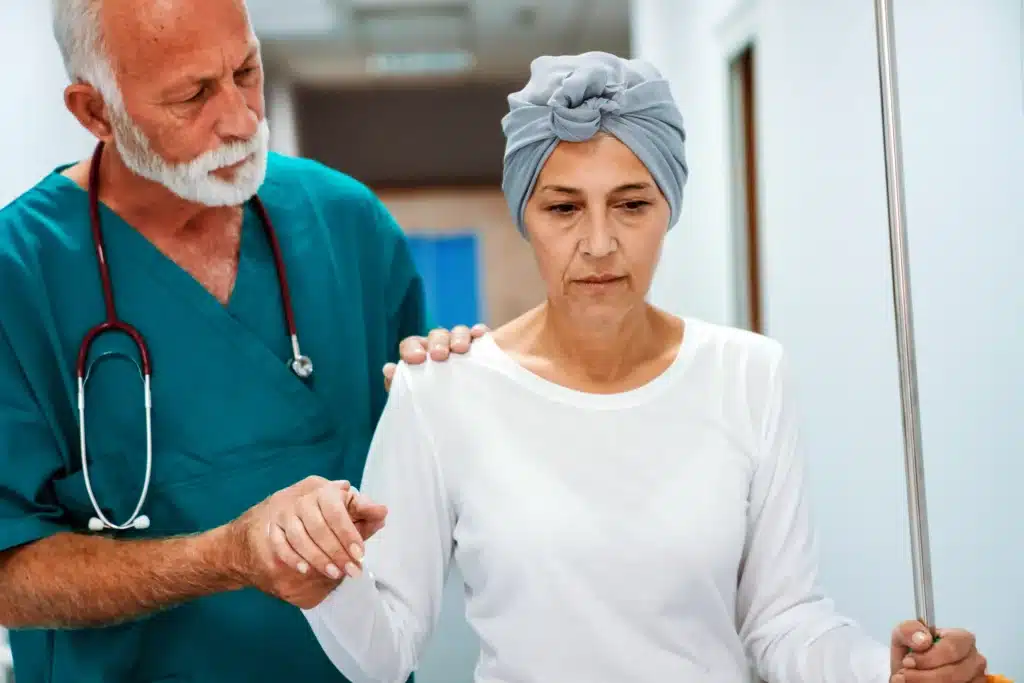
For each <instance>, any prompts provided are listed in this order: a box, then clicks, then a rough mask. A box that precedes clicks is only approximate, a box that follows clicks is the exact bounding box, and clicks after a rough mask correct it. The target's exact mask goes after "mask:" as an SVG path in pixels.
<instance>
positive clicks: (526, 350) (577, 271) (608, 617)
mask: <svg viewBox="0 0 1024 683" xmlns="http://www.w3.org/2000/svg"><path fill="white" fill-rule="evenodd" d="M509 101H510V104H511V111H510V113H509V115H508V116H507V117H506V118H505V119H504V121H503V123H504V129H505V132H506V135H507V138H508V147H507V152H506V156H505V176H504V190H505V192H506V195H507V198H508V201H509V206H510V208H511V210H512V212H513V215H514V216H515V217H516V219H517V221H518V223H519V226H520V228H521V230H522V231H523V233H524V235H525V236H526V238H527V239H528V240H529V242H530V244H531V245H532V247H533V249H534V252H535V254H536V259H537V263H538V265H539V268H540V272H541V275H542V276H543V279H544V282H545V283H546V285H547V300H546V301H545V302H544V303H542V304H541V305H540V306H538V307H537V308H535V309H533V310H532V311H530V312H528V313H526V314H525V315H523V316H522V317H520V318H519V319H517V320H514V321H513V322H511V323H509V324H508V325H505V326H504V327H502V328H500V329H498V330H496V331H495V332H493V333H492V334H489V335H487V336H485V337H483V338H482V339H480V340H478V341H477V342H475V343H474V345H473V348H472V350H471V351H470V353H469V354H468V355H466V356H465V357H462V358H454V359H452V360H450V361H448V362H447V363H444V364H441V363H427V364H425V365H422V366H417V367H410V366H406V365H403V366H401V367H400V368H399V371H398V373H397V375H396V377H395V380H394V384H393V386H392V389H391V395H390V398H389V402H388V405H387V409H386V410H385V413H384V416H383V418H382V420H381V423H380V426H379V429H378V430H377V433H376V436H375V438H374V441H373V445H372V447H371V452H370V455H369V461H368V464H367V468H366V474H365V479H364V482H363V486H364V488H363V491H362V496H365V497H368V498H369V499H372V500H374V501H376V502H377V503H380V504H382V505H384V506H386V507H387V517H386V527H384V528H383V529H382V530H380V531H379V533H377V534H376V535H375V536H373V538H372V539H371V540H369V542H368V543H367V544H366V546H365V553H366V560H365V568H366V569H367V570H368V571H367V572H365V573H364V572H361V571H360V570H359V568H358V567H357V566H355V565H356V564H357V563H358V560H359V558H360V557H361V556H362V551H361V549H359V548H356V549H354V550H353V551H352V553H351V555H352V557H353V558H355V560H356V561H355V562H353V561H352V560H351V558H348V556H347V555H346V554H345V553H343V552H342V553H337V552H334V551H333V547H337V541H334V540H330V541H329V542H328V543H324V542H322V541H321V542H320V543H319V545H320V547H324V549H326V550H328V552H327V553H324V552H322V551H321V550H319V549H318V547H317V542H316V541H315V540H314V539H313V538H312V537H305V536H303V537H301V538H295V537H292V538H291V539H290V540H291V541H292V542H291V544H290V545H289V546H288V547H284V548H281V549H280V557H281V559H283V560H290V561H293V562H298V561H300V559H301V560H304V561H306V562H309V563H310V564H311V565H313V566H315V567H318V568H320V569H322V570H323V571H325V572H326V571H327V569H325V568H326V567H327V566H328V565H329V564H331V563H332V562H337V561H338V557H339V555H340V556H341V559H342V560H343V561H346V562H347V564H348V566H347V573H348V574H349V576H348V577H347V578H345V579H344V581H342V583H341V585H340V586H339V587H338V588H337V589H336V590H334V592H333V593H331V595H330V596H329V597H328V598H327V599H326V600H324V601H323V602H322V603H320V604H319V605H317V606H316V607H313V608H312V609H308V610H306V611H305V614H306V616H307V618H308V620H309V623H310V624H311V626H312V629H313V631H314V633H315V634H316V636H317V638H318V639H319V641H320V643H321V644H322V646H323V647H324V649H325V651H326V652H327V653H328V655H329V656H330V657H331V658H332V660H333V661H334V662H335V664H336V665H337V666H338V668H339V669H340V670H341V671H342V672H343V673H344V674H345V675H346V676H347V677H348V678H350V679H351V680H352V681H355V682H356V683H361V682H363V681H382V682H396V681H401V680H404V678H405V676H406V675H407V674H408V673H409V672H410V671H412V670H414V669H415V667H416V664H417V660H418V657H419V654H420V652H421V651H422V649H423V647H424V645H425V644H426V642H427V640H428V638H429V636H430V633H431V630H432V628H433V626H434V624H435V622H436V619H437V617H438V613H439V610H440V607H441V596H442V589H443V586H444V583H445V576H446V573H447V571H448V568H449V566H450V563H451V562H452V561H454V562H456V563H458V566H459V568H460V569H461V572H462V575H463V576H464V578H465V581H466V594H467V615H468V619H469V621H470V623H471V625H472V626H473V628H474V630H475V631H476V633H477V634H478V635H479V637H480V641H481V646H482V648H481V656H480V660H479V664H478V666H477V670H476V680H477V681H479V682H480V683H484V682H487V683H499V682H500V683H513V682H514V683H519V682H529V683H535V682H543V683H553V682H558V683H573V682H575V681H580V682H587V683H598V682H601V681H609V682H612V681H614V682H616V683H618V682H622V681H715V682H716V683H739V682H740V681H750V680H752V679H753V678H754V677H758V676H759V677H760V678H762V679H765V680H767V681H770V682H771V683H812V682H813V683H828V682H835V683H839V682H842V683H851V682H853V683H868V682H871V683H875V682H882V681H888V680H890V676H892V675H898V676H897V678H896V679H894V680H898V679H899V677H902V679H905V680H906V681H936V682H937V681H956V682H958V683H968V682H971V681H982V680H984V669H985V661H984V659H983V658H982V657H981V655H980V654H978V652H977V651H976V650H975V649H974V645H973V638H972V637H971V636H970V634H968V633H966V632H950V633H949V635H948V637H947V638H945V639H943V640H942V641H940V643H939V644H938V645H934V646H931V642H930V638H927V637H925V638H923V642H917V641H915V640H913V639H912V637H913V636H914V635H915V633H916V634H917V636H918V637H919V638H920V637H921V636H923V635H924V634H923V633H922V627H921V626H920V625H919V624H917V623H916V622H911V623H908V624H905V625H903V626H902V627H900V628H898V629H897V630H896V631H895V632H894V641H893V646H892V649H891V651H890V649H889V648H886V647H884V646H882V645H880V644H877V643H876V642H874V641H872V640H870V639H869V638H867V637H866V636H865V635H863V634H862V633H861V632H860V631H859V630H858V629H857V628H856V627H855V626H854V625H853V624H852V623H851V622H850V621H849V620H848V619H846V618H844V617H842V616H840V615H839V614H837V613H836V612H835V611H834V609H833V606H832V604H831V603H830V602H829V600H828V599H827V598H826V597H825V596H824V595H823V594H822V593H821V591H820V590H819V588H818V587H817V584H816V574H817V567H816V564H815V556H814V553H813V549H812V531H811V523H810V520H809V519H808V513H807V506H806V502H805V494H804V483H803V474H802V466H801V462H800V459H799V455H798V452H797V430H796V424H795V419H794V415H793V413H792V411H791V408H790V403H789V400H790V397H789V392H788V390H787V387H786V372H785V363H786V361H785V357H784V354H783V352H782V349H781V348H780V347H779V345H778V344H777V343H775V342H773V341H770V340H768V339H765V338H763V337H760V336H757V335H754V334H751V333H747V332H744V331H740V330H734V329H728V328H724V327H719V326H715V325H711V324H708V323H705V322H701V321H699V320H695V319H691V318H687V319H685V320H681V319H679V318H676V317H674V316H672V315H669V314H667V313H665V312H664V311H661V310H658V309H657V308H655V307H653V306H651V305H650V304H648V303H647V302H646V300H645V297H646V295H647V292H648V289H649V287H650V284H651V279H652V276H653V274H654V269H655V265H656V263H657V261H658V257H659V252H660V250H661V247H662V242H663V240H664V237H665V233H666V231H667V229H668V228H669V226H670V225H672V224H673V223H674V222H675V221H676V218H677V216H678V215H679V209H680V204H681V197H682V190H683V186H684V184H685V181H686V177H687V167H686V164H685V161H684V155H683V143H684V138H685V134H684V131H683V126H682V120H681V117H680V115H679V112H678V110H677V109H676V106H675V104H674V103H673V101H672V97H671V95H670V92H669V89H668V86H667V84H666V82H665V81H664V80H662V79H661V78H660V76H659V75H658V73H657V72H656V71H655V70H654V69H652V68H651V67H650V66H647V65H646V64H643V63H641V62H638V61H625V60H621V59H619V58H617V57H614V56H611V55H606V54H597V53H589V54H584V55H580V56H576V57H557V58H552V57H545V58H540V59H538V60H536V61H535V62H534V64H533V66H532V77H531V80H530V82H529V83H528V84H527V86H526V87H525V89H524V90H522V91H521V92H519V93H516V94H514V95H512V96H511V97H510V98H509ZM328 517H329V515H328ZM297 520H298V521H301V522H302V524H295V522H296V521H297ZM352 521H358V520H349V519H346V520H344V522H345V524H346V525H350V524H351V523H352ZM278 522H279V525H280V527H281V528H282V529H285V530H288V529H293V528H299V529H301V528H303V526H304V527H305V528H308V529H319V528H324V526H325V525H327V526H339V528H340V524H339V523H338V522H336V521H335V520H332V519H325V516H323V515H322V514H320V513H319V512H317V508H316V506H315V505H312V506H301V505H300V506H296V507H295V508H294V509H293V510H291V511H288V512H287V513H286V514H283V515H282V517H281V518H280V519H279V520H278ZM349 528H350V527H349ZM371 531H372V530H371ZM300 535H301V534H300ZM338 538H341V536H338ZM328 545H331V546H332V548H330V549H329V548H326V547H325V546H328ZM343 547H347V545H346V546H343ZM296 552H297V554H296ZM331 569H332V573H333V569H334V568H333V567H332V568H331ZM911 650H916V651H918V652H919V653H920V654H913V656H911V657H907V655H908V653H910V652H911ZM752 668H753V669H754V671H753V672H752V671H751V669H752Z"/></svg>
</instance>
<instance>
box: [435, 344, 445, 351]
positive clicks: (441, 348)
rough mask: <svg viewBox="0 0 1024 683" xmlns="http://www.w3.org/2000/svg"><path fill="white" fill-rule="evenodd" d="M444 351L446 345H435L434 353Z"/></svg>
mask: <svg viewBox="0 0 1024 683" xmlns="http://www.w3.org/2000/svg"><path fill="white" fill-rule="evenodd" d="M444 350H445V345H444V344H434V351H444Z"/></svg>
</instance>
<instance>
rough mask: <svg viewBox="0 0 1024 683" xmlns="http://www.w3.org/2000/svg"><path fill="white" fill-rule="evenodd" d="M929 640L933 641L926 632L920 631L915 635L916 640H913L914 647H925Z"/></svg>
mask: <svg viewBox="0 0 1024 683" xmlns="http://www.w3.org/2000/svg"><path fill="white" fill-rule="evenodd" d="M929 640H931V638H930V637H929V636H928V634H927V633H925V632H924V631H918V632H917V633H915V634H914V638H913V641H914V645H924V644H925V643H927V642H928V641H929Z"/></svg>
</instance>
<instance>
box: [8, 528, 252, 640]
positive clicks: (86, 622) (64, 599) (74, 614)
mask: <svg viewBox="0 0 1024 683" xmlns="http://www.w3.org/2000/svg"><path fill="white" fill-rule="evenodd" d="M233 533H234V532H233V531H232V530H231V528H230V527H221V528H219V529H215V530H213V531H211V532H208V533H205V534H201V535H197V536H188V537H181V538H170V539H165V540H139V541H119V540H112V539H109V538H103V537H99V536H85V535H79V534H70V533H66V534H58V535H55V536H52V537H49V538H45V539H42V540H39V541H36V542H34V543H31V544H29V545H26V546H23V547H21V548H16V549H13V550H9V551H7V552H5V553H2V554H0V626H4V627H7V628H11V629H17V628H82V627H91V626H102V625H109V624H115V623H120V622H124V621H129V620H132V619H136V618H139V617H142V616H145V615H146V614H150V613H152V612H156V611H159V610H161V609H165V608H168V607H171V606H174V605H176V604H180V603H182V602H185V601H188V600H193V599H195V598H199V597H202V596H205V595H211V594H213V593H221V592H226V591H231V590H236V589H239V588H242V587H243V585H244V579H243V577H242V576H241V569H240V568H241V567H243V566H244V558H242V557H239V551H237V550H236V548H237V547H238V544H236V543H234V542H233V539H232V534H233Z"/></svg>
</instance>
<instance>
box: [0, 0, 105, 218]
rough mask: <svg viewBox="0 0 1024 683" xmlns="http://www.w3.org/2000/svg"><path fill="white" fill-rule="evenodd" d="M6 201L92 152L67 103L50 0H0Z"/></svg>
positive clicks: (1, 189) (1, 155)
mask: <svg viewBox="0 0 1024 683" xmlns="http://www.w3.org/2000/svg"><path fill="white" fill-rule="evenodd" d="M0 64H3V65H4V66H3V68H2V69H0V92H3V93H4V97H5V103H4V106H2V107H0V129H2V130H3V131H4V135H3V136H2V138H0V159H3V163H2V164H0V206H3V205H5V204H7V203H8V202H10V201H11V200H13V199H15V198H16V197H17V196H18V195H20V194H21V193H22V192H24V191H25V190H27V189H29V188H30V187H31V186H32V185H34V184H35V183H36V182H37V181H38V180H39V179H40V178H42V177H43V176H44V175H46V174H47V173H48V172H50V171H52V170H53V169H54V167H56V166H57V165H59V164H62V163H66V162H70V161H76V160H78V159H79V158H82V157H85V156H88V154H89V153H90V152H91V151H92V143H93V138H92V136H91V135H90V134H89V133H88V132H87V131H85V130H84V129H83V128H82V127H81V126H80V125H79V123H78V121H76V120H75V119H74V117H72V116H71V114H69V113H68V112H67V110H66V109H65V108H64V101H63V90H64V86H65V85H66V83H67V80H66V77H65V75H64V67H63V65H62V63H61V59H60V53H59V52H58V51H57V47H56V45H55V43H54V42H53V37H52V35H51V33H50V3H49V2H43V1H41V0H3V2H0Z"/></svg>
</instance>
